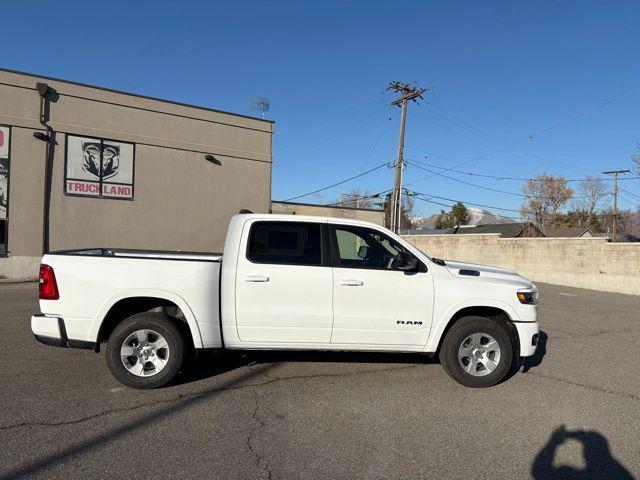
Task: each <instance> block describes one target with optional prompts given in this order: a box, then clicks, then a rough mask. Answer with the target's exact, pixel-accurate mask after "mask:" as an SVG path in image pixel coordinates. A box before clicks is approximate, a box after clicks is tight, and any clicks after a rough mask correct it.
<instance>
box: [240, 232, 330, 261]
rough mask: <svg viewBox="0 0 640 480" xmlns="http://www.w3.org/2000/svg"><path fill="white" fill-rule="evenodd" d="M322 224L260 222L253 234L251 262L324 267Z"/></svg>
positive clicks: (250, 244) (250, 245) (250, 242)
mask: <svg viewBox="0 0 640 480" xmlns="http://www.w3.org/2000/svg"><path fill="white" fill-rule="evenodd" d="M320 231H321V230H320V224H319V223H298V222H256V223H254V224H253V225H252V226H251V231H250V232H249V245H248V247H247V258H248V259H249V260H251V261H252V262H256V263H278V264H291V265H321V264H322V254H321V252H322V248H321V245H320V241H321V237H322V235H321V233H320Z"/></svg>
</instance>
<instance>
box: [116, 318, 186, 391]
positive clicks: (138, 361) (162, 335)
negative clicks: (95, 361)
mask: <svg viewBox="0 0 640 480" xmlns="http://www.w3.org/2000/svg"><path fill="white" fill-rule="evenodd" d="M127 353H130V354H131V355H126V354H127ZM106 356H107V366H108V367H109V370H110V371H111V374H112V375H113V376H114V377H115V378H116V380H118V381H119V382H120V383H122V384H123V385H126V386H127V387H131V388H137V389H151V388H159V387H162V386H164V385H166V384H167V383H169V382H170V381H171V380H173V378H174V377H175V376H176V374H177V373H178V372H179V371H180V368H181V367H182V362H183V360H184V357H185V342H184V338H183V336H182V335H181V334H180V331H179V330H178V329H177V328H176V326H175V325H174V324H173V323H172V322H171V320H170V319H169V317H167V316H166V315H164V314H162V313H152V312H145V313H138V314H136V315H132V316H130V317H128V318H126V319H125V320H123V321H122V323H120V324H119V325H118V326H117V327H116V328H115V329H114V330H113V332H112V333H111V335H110V336H109V340H108V342H107V353H106Z"/></svg>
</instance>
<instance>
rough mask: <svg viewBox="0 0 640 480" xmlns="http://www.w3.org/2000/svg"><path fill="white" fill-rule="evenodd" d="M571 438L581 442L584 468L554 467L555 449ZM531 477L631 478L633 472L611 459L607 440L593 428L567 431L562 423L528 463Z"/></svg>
mask: <svg viewBox="0 0 640 480" xmlns="http://www.w3.org/2000/svg"><path fill="white" fill-rule="evenodd" d="M570 439H574V440H577V441H579V442H580V443H582V455H583V456H584V463H585V468H584V469H578V468H573V467H569V466H563V465H561V466H557V467H556V466H554V464H553V460H554V457H555V455H556V450H557V448H558V447H559V446H560V445H562V444H563V443H564V442H566V441H567V440H570ZM531 476H532V477H533V478H534V479H535V480H550V479H567V480H573V479H581V480H582V479H594V480H595V479H605V478H611V479H614V478H615V479H617V480H634V477H633V475H631V473H630V472H629V471H628V470H627V469H626V468H625V467H623V466H622V464H621V463H620V462H618V461H617V460H616V459H615V458H613V456H612V455H611V450H610V448H609V442H608V441H607V439H606V438H605V437H604V436H603V435H601V434H600V433H598V432H595V431H585V430H575V431H570V430H567V429H566V428H565V426H564V425H562V426H561V427H559V428H557V429H556V430H555V431H554V432H553V433H552V434H551V438H550V439H549V441H548V442H547V444H546V445H545V446H544V447H543V448H542V450H540V452H539V453H538V455H537V457H536V458H535V460H534V461H533V464H532V465H531Z"/></svg>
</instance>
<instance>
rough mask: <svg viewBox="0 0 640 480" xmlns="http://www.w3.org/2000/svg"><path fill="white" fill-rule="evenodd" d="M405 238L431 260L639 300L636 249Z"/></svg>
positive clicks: (587, 241)
mask: <svg viewBox="0 0 640 480" xmlns="http://www.w3.org/2000/svg"><path fill="white" fill-rule="evenodd" d="M404 238H405V239H407V240H408V241H409V242H411V243H412V244H414V245H415V246H416V247H418V248H419V249H421V250H422V251H424V252H425V253H427V254H428V255H430V256H433V257H437V258H442V259H445V260H447V259H449V260H458V261H462V262H470V263H479V264H484V265H493V266H496V267H502V268H507V269H509V270H514V271H516V272H518V273H519V274H521V275H523V276H525V277H527V278H530V279H531V280H533V281H534V282H536V281H538V282H545V283H553V284H556V285H565V286H569V287H578V288H589V289H593V290H601V291H607V292H617V293H627V294H632V295H640V243H610V242H608V241H607V240H606V239H603V238H501V237H500V234H480V235H407V236H405V237H404Z"/></svg>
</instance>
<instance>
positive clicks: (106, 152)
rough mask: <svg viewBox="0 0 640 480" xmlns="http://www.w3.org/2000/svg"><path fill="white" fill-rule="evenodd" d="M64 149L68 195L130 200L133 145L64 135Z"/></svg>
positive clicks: (131, 195) (131, 194)
mask: <svg viewBox="0 0 640 480" xmlns="http://www.w3.org/2000/svg"><path fill="white" fill-rule="evenodd" d="M66 148H67V150H66V159H65V165H66V166H65V180H64V191H65V193H66V194H67V195H77V196H83V197H98V198H115V199H124V200H132V199H133V178H134V161H135V158H134V157H135V146H134V144H132V143H127V142H118V141H114V140H105V139H102V138H92V137H79V136H76V135H67V141H66Z"/></svg>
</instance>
